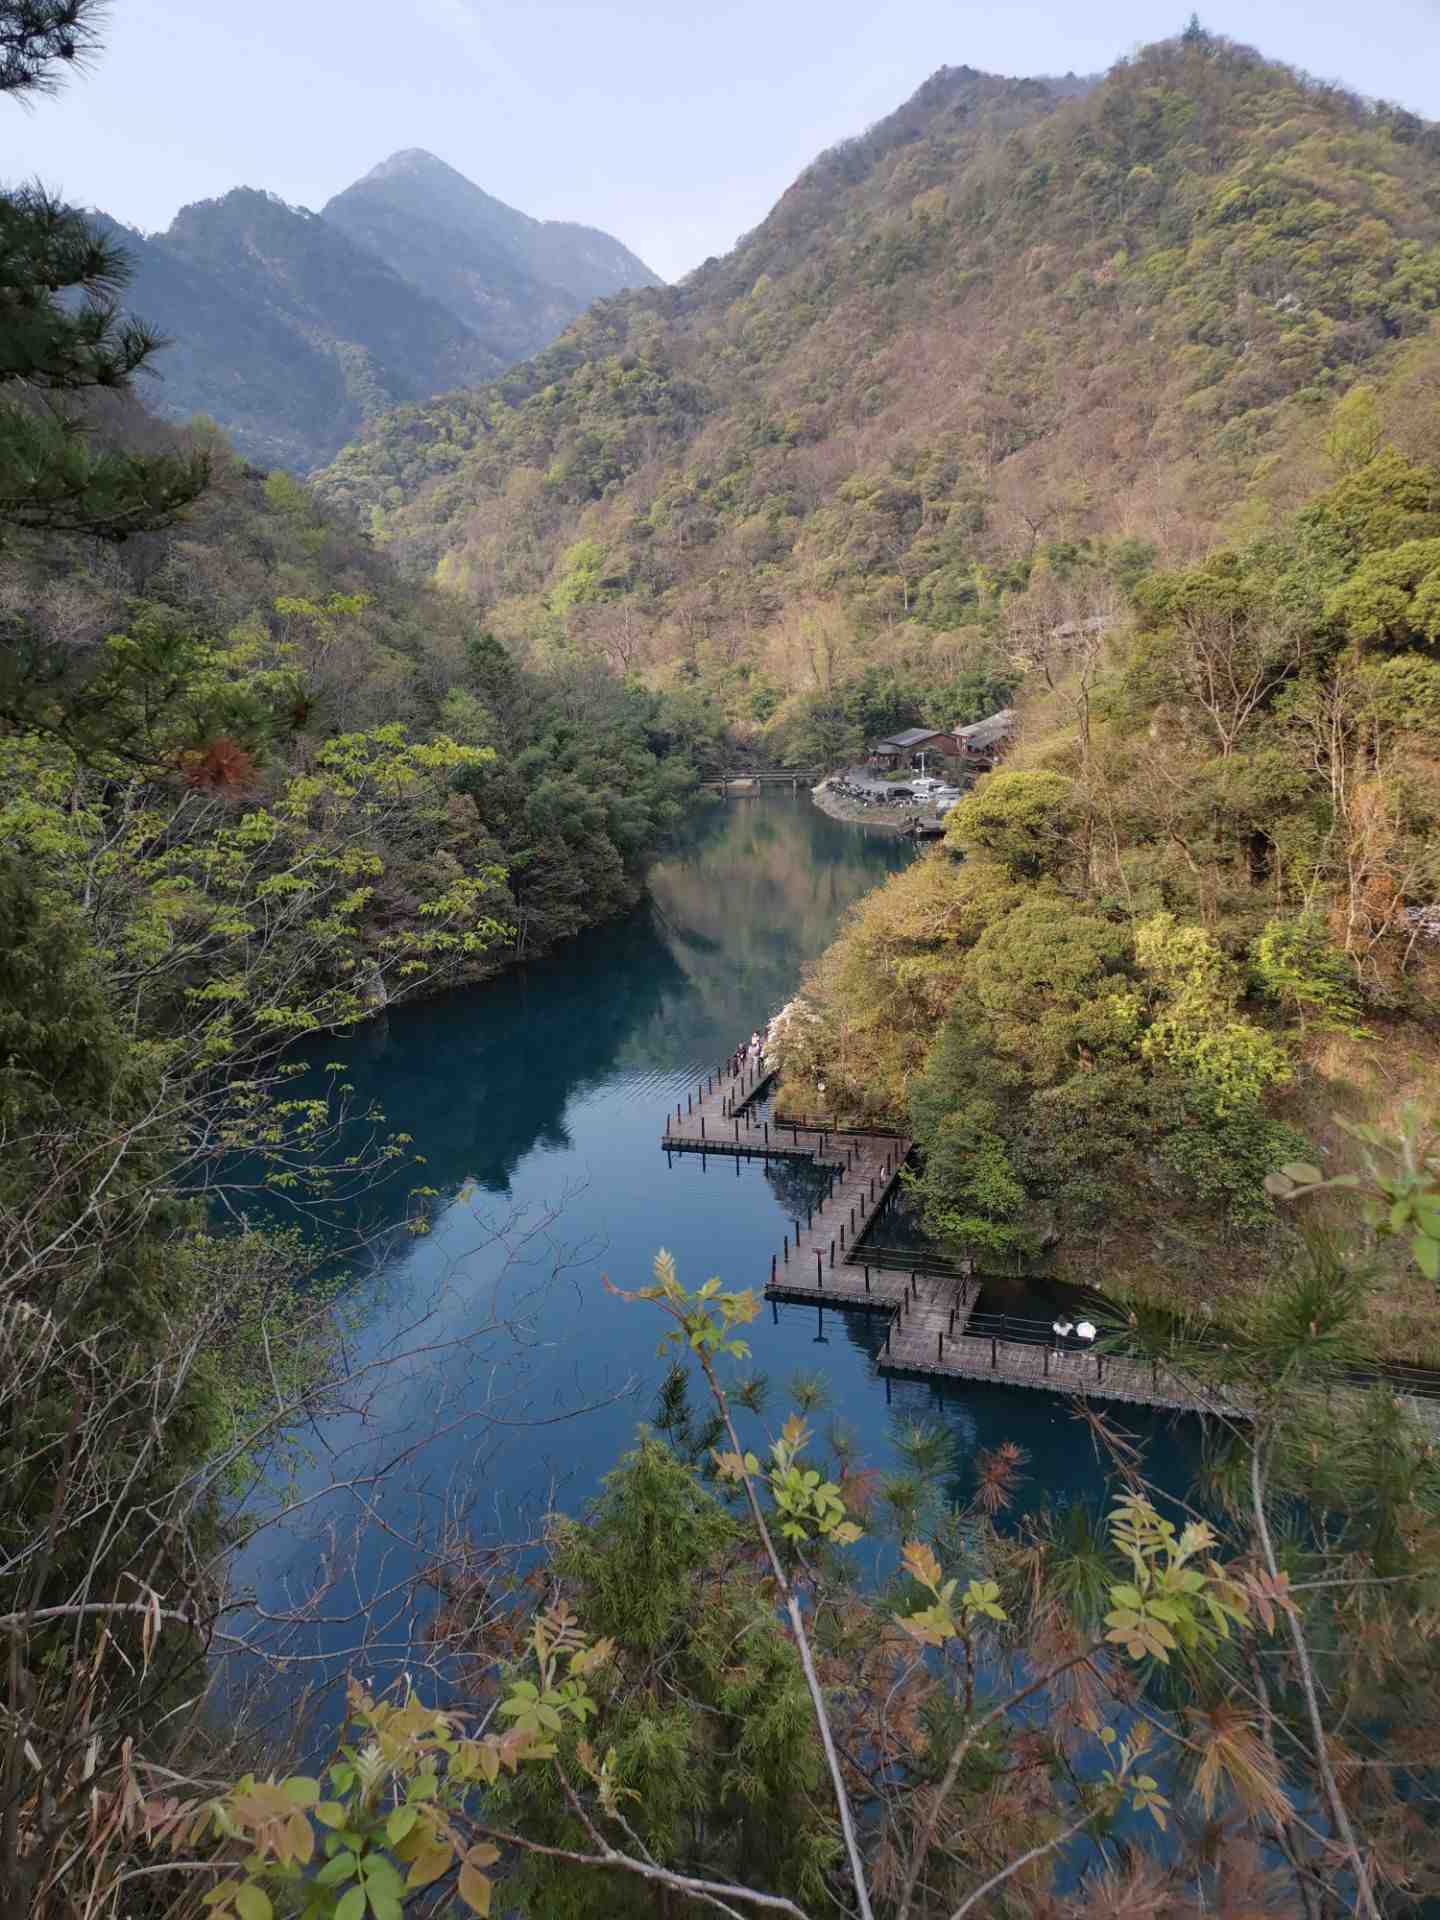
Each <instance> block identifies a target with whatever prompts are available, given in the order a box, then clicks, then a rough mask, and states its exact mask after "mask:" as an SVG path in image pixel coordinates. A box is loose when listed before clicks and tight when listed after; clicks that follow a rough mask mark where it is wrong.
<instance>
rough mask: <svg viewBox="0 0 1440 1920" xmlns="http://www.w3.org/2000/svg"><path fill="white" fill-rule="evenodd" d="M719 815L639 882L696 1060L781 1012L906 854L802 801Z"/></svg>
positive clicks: (787, 798)
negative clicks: (858, 904) (670, 959)
mask: <svg viewBox="0 0 1440 1920" xmlns="http://www.w3.org/2000/svg"><path fill="white" fill-rule="evenodd" d="M726 812H727V822H728V824H727V827H726V830H725V831H724V832H723V833H721V834H719V835H715V834H713V833H710V834H707V835H706V837H705V838H704V839H703V840H702V841H701V842H700V843H698V844H696V843H691V844H689V845H687V846H686V847H685V848H684V849H683V850H682V851H681V852H679V853H677V854H675V855H673V856H672V857H671V858H669V859H667V860H664V861H662V862H661V863H660V864H659V865H658V866H657V867H656V868H655V870H654V872H653V874H652V875H651V883H650V884H651V895H652V898H653V899H654V901H655V906H656V910H657V912H658V913H659V914H660V916H661V918H662V920H663V923H664V925H665V928H666V930H667V936H668V938H669V941H670V944H671V949H672V952H673V953H674V955H675V958H676V960H677V961H678V963H679V965H680V966H681V967H682V968H683V970H684V972H685V975H686V977H687V979H688V981H689V983H690V986H691V989H692V991H693V993H694V995H695V1002H694V1005H693V1007H692V1008H691V1009H689V1010H688V1012H689V1016H690V1021H691V1023H692V1034H693V1038H692V1042H691V1044H692V1049H693V1057H697V1058H702V1059H703V1058H708V1056H709V1055H710V1054H711V1053H715V1054H716V1055H717V1056H718V1055H720V1054H723V1053H724V1052H725V1051H726V1050H727V1048H729V1047H731V1046H733V1045H734V1044H735V1042H736V1041H737V1039H739V1038H741V1037H743V1036H744V1035H745V1034H748V1033H749V1031H750V1029H751V1027H752V1026H753V1025H754V1024H755V1022H756V1021H757V1020H759V1019H760V1018H762V1017H763V1016H765V1015H766V1014H769V1013H771V1012H773V1011H774V1010H775V1009H776V1008H777V1007H779V1006H781V1005H783V1003H784V1002H785V1001H786V1000H788V999H789V998H790V996H791V995H792V994H793V993H794V991H795V989H796V987H797V986H798V985H799V984H800V980H801V977H802V976H803V974H804V973H805V970H806V969H807V967H809V966H810V965H811V964H812V963H813V962H814V961H815V960H817V959H818V958H819V956H820V955H821V954H822V953H823V952H824V950H825V948H826V947H827V946H828V945H829V944H830V942H831V940H832V939H833V938H834V937H835V933H836V930H837V928H838V926H839V922H840V920H841V918H842V917H843V915H844V913H845V912H846V910H847V909H848V908H849V907H850V906H852V905H853V904H854V903H855V901H857V900H858V899H860V898H861V896H862V895H863V894H865V893H868V892H869V891H870V889H871V888H872V887H874V886H876V885H878V884H879V882H880V881H882V880H883V879H884V878H885V877H886V876H887V875H888V874H890V873H893V872H895V871H896V870H897V869H898V868H899V867H901V866H903V865H904V864H905V863H906V862H907V861H908V860H909V859H910V858H911V857H912V854H911V850H910V848H909V847H908V846H907V845H906V844H905V843H904V842H902V841H900V840H898V839H897V838H894V837H886V838H879V837H874V836H867V835H865V834H864V833H862V832H860V831H858V830H857V829H856V828H853V827H847V826H845V825H843V824H842V823H840V822H838V821H835V820H831V819H830V818H829V817H828V815H826V814H823V813H821V812H820V811H819V810H818V809H817V808H816V807H814V806H812V805H811V803H810V800H809V797H808V795H805V794H800V795H793V794H790V793H786V792H783V791H781V792H779V793H769V794H766V795H763V796H757V797H756V798H754V799H746V800H732V801H729V802H727V803H726ZM645 1037H646V1038H647V1039H648V1038H649V1036H648V1035H647V1036H645ZM669 1057H670V1058H671V1059H673V1058H674V1056H673V1055H670V1056H669ZM682 1057H684V1056H682Z"/></svg>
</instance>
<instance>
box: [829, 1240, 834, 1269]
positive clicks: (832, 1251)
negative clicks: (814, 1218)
mask: <svg viewBox="0 0 1440 1920" xmlns="http://www.w3.org/2000/svg"><path fill="white" fill-rule="evenodd" d="M830 1264H831V1266H832V1267H833V1266H834V1264H835V1242H834V1241H833V1240H832V1241H831V1242H830Z"/></svg>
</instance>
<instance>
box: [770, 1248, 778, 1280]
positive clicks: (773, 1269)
mask: <svg viewBox="0 0 1440 1920" xmlns="http://www.w3.org/2000/svg"><path fill="white" fill-rule="evenodd" d="M777 1277H778V1275H777V1271H776V1260H775V1256H774V1254H773V1253H772V1254H771V1256H770V1284H771V1286H772V1287H773V1286H774V1284H775V1281H776V1279H777Z"/></svg>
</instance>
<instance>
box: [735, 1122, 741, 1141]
mask: <svg viewBox="0 0 1440 1920" xmlns="http://www.w3.org/2000/svg"><path fill="white" fill-rule="evenodd" d="M735 1144H736V1146H737V1147H738V1146H739V1144H740V1122H739V1121H738V1120H737V1121H736V1122H735Z"/></svg>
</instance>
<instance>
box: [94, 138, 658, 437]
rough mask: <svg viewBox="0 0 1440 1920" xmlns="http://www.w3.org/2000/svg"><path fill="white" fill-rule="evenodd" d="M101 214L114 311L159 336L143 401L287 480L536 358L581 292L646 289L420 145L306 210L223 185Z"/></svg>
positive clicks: (588, 245) (605, 257)
mask: <svg viewBox="0 0 1440 1920" xmlns="http://www.w3.org/2000/svg"><path fill="white" fill-rule="evenodd" d="M99 218H100V220H101V222H102V224H103V225H104V226H105V227H106V228H107V229H108V230H109V231H111V232H113V233H115V234H116V235H117V237H118V238H120V239H121V240H122V241H123V243H124V245H125V248H126V250H127V252H128V253H129V255H130V258H131V262H132V265H133V267H134V279H133V282H132V284H131V286H130V288H129V290H128V291H127V294H126V304H127V306H129V307H131V308H133V310H134V311H135V312H136V313H139V314H141V315H143V317H144V318H145V319H146V320H147V321H149V322H150V323H151V324H153V325H155V326H157V327H158V328H160V329H161V331H162V332H164V333H165V334H166V335H167V336H168V337H169V339H170V340H171V341H172V343H173V344H172V345H171V346H170V347H169V348H168V349H167V351H166V352H165V354H164V355H163V356H162V357H161V359H160V361H159V363H158V367H157V372H158V379H157V381H156V383H155V385H154V387H153V388H152V389H151V390H150V392H149V394H148V395H147V398H148V399H149V400H150V403H151V405H152V406H153V407H154V408H155V409H156V410H157V411H158V412H160V413H161V414H162V415H164V416H166V417H168V418H170V419H175V420H185V419H188V418H189V417H190V416H192V415H193V414H196V413H203V414H207V415H209V416H210V417H211V418H213V419H214V420H216V421H217V422H218V423H219V425H220V426H221V427H223V428H224V429H225V431H226V432H227V433H228V434H229V436H230V438H231V439H232V440H233V441H234V443H235V445H236V447H237V448H238V450H239V451H240V452H241V453H242V454H244V455H245V457H246V458H247V459H250V460H254V461H255V462H257V464H260V465H262V466H267V467H268V466H283V467H288V468H291V469H293V470H295V471H297V472H304V471H307V470H308V469H310V468H311V467H314V466H316V465H319V464H321V463H322V462H324V461H325V460H327V459H329V458H330V457H332V456H333V454H334V453H335V452H336V451H337V450H338V449H339V448H340V447H342V446H343V445H344V444H345V443H346V441H348V440H350V439H352V438H354V436H355V435H356V434H357V433H358V432H360V430H361V429H362V428H363V427H364V426H365V424H366V423H367V422H368V421H369V420H371V419H373V418H374V417H375V416H376V415H378V414H380V413H383V412H384V411H385V410H386V409H388V408H391V407H395V406H398V405H406V404H413V403H416V402H423V401H425V400H428V399H429V398H431V397H432V396H433V395H435V394H438V393H443V392H447V391H450V390H453V389H455V388H458V387H466V386H471V385H474V384H475V383H476V382H477V381H480V380H484V379H487V378H490V377H491V376H493V375H495V374H497V373H499V372H501V371H503V370H504V368H506V367H508V366H511V365H513V364H514V363H515V362H516V361H517V360H521V359H524V358H525V357H526V356H527V355H529V354H531V353H534V352H536V351H538V350H539V349H540V348H541V347H543V346H544V345H546V344H547V343H548V342H549V341H550V340H552V339H554V338H555V337H556V336H557V335H558V334H559V333H561V332H562V331H563V330H564V329H565V327H567V326H568V325H569V324H570V323H571V322H572V321H573V320H574V319H575V318H576V317H577V316H578V315H579V314H580V313H581V312H583V310H584V308H585V307H586V306H587V305H588V304H589V302H590V301H591V300H594V299H597V298H599V297H601V296H603V295H606V294H611V293H615V292H617V291H619V290H620V289H621V288H622V287H625V286H637V287H638V286H646V287H651V286H657V285H659V284H660V282H659V281H658V279H657V277H656V276H655V275H654V274H653V273H652V272H651V271H650V269H649V268H648V267H647V266H645V264H644V262H643V261H641V260H639V259H638V258H637V257H636V256H635V255H634V254H632V253H631V252H630V251H629V250H628V248H626V247H624V246H622V245H621V244H620V242H619V241H618V240H615V239H613V238H612V237H611V236H610V235H609V234H606V233H602V232H600V231H598V230H597V229H594V228H590V227H583V226H579V225H574V224H572V223H569V222H564V221H540V220H534V219H532V218H531V217H530V216H529V215H528V214H525V213H521V212H519V211H518V210H517V209H515V208H513V207H508V206H506V205H505V204H504V203H503V202H502V201H499V200H495V199H493V198H492V197H491V196H490V195H489V194H486V193H484V192H482V191H481V189H480V188H479V187H477V186H475V185H474V184H473V183H472V182H471V181H469V180H467V179H466V178H465V177H464V175H463V174H460V173H457V172H456V171H455V170H454V168H452V167H449V166H447V165H446V164H445V162H443V161H441V160H438V159H436V158H435V156H434V155H433V154H428V153H424V152H422V151H421V150H419V149H409V150H407V151H405V152H401V153H397V154H393V155H392V156H391V157H390V159H388V160H386V161H382V162H381V164H380V165H379V166H378V167H376V168H374V169H372V171H371V172H370V173H368V174H366V175H365V176H364V178H363V179H362V180H359V181H356V182H355V184H354V185H353V186H352V187H348V188H346V189H345V191H344V192H343V193H341V194H338V195H337V196H336V197H335V199H334V200H332V201H331V202H330V203H329V205H328V206H327V207H326V208H325V209H324V210H323V211H322V212H321V213H314V212H311V211H310V210H309V209H308V208H305V207H292V206H290V205H288V204H287V203H286V202H285V201H283V200H281V199H280V198H279V197H278V196H277V195H275V194H273V193H269V192H265V191H263V190H260V189H256V188H253V187H235V188H232V189H231V191H230V192H229V193H226V194H223V195H221V196H220V197H219V198H218V199H214V200H201V201H197V202H195V203H193V204H192V205H189V206H186V207H182V208H181V210H180V212H179V213H178V214H177V215H176V217H175V219H174V221H173V222H172V223H171V225H170V227H169V229H168V230H167V231H166V232H164V233H158V234H149V235H146V234H141V233H138V232H136V231H134V230H133V229H130V228H126V227H122V226H120V225H119V224H118V223H117V222H115V221H113V220H111V219H110V218H109V217H108V216H107V215H104V214H101V215H100V216H99Z"/></svg>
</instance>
